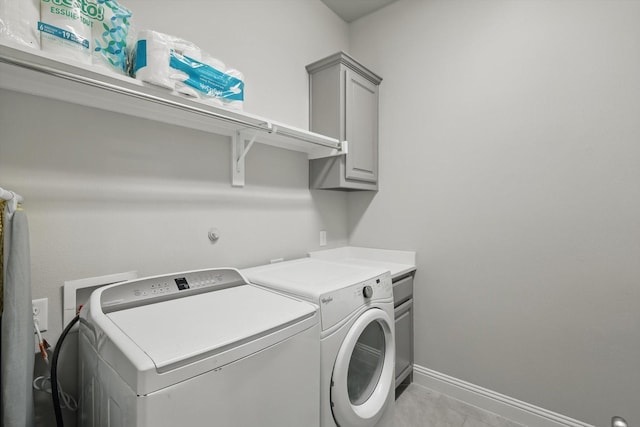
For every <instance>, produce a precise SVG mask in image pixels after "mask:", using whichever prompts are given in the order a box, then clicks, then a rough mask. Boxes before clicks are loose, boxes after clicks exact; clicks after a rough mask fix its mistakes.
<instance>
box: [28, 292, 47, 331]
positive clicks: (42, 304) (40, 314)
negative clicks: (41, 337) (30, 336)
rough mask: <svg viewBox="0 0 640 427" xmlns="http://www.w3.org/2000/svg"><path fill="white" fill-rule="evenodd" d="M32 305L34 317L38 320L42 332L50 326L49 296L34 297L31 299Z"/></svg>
mask: <svg viewBox="0 0 640 427" xmlns="http://www.w3.org/2000/svg"><path fill="white" fill-rule="evenodd" d="M31 305H32V307H33V318H34V320H35V321H36V322H38V328H39V329H40V332H44V331H46V330H47V329H48V327H49V298H40V299H34V300H32V301H31ZM34 333H35V332H34Z"/></svg>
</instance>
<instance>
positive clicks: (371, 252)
mask: <svg viewBox="0 0 640 427" xmlns="http://www.w3.org/2000/svg"><path fill="white" fill-rule="evenodd" d="M309 256H310V257H311V258H319V259H324V260H328V261H340V262H346V263H349V264H355V265H362V266H370V267H381V268H384V269H385V270H389V271H390V272H391V277H392V278H394V279H395V278H397V277H400V276H402V275H404V274H407V273H410V272H412V271H414V270H415V269H416V253H415V252H412V251H396V250H389V249H374V248H362V247H357V246H343V247H341V248H336V249H327V250H323V251H314V252H309Z"/></svg>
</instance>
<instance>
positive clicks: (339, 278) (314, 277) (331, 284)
mask: <svg viewBox="0 0 640 427" xmlns="http://www.w3.org/2000/svg"><path fill="white" fill-rule="evenodd" d="M387 272H388V271H387V270H385V269H384V268H380V267H374V266H361V265H351V264H345V263H340V262H334V261H326V260H320V259H316V258H301V259H297V260H293V261H286V262H280V263H276V264H269V265H265V266H260V267H254V268H248V269H245V270H242V274H244V275H245V276H246V277H247V278H248V279H249V281H251V282H252V283H256V284H259V285H263V286H268V287H271V288H276V289H281V290H283V291H285V292H287V293H290V294H293V295H299V296H302V297H304V298H306V299H308V300H310V301H312V302H314V303H316V304H319V302H320V298H322V297H323V296H326V295H329V294H331V293H334V292H336V291H341V290H342V289H344V288H346V287H349V286H352V285H354V284H357V283H361V282H365V281H367V280H369V279H372V278H374V277H377V276H380V275H383V274H385V273H387Z"/></svg>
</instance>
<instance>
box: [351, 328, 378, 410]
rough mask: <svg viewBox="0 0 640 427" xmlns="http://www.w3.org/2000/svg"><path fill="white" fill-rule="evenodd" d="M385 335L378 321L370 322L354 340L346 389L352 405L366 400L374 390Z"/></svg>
mask: <svg viewBox="0 0 640 427" xmlns="http://www.w3.org/2000/svg"><path fill="white" fill-rule="evenodd" d="M384 352H385V336H384V330H383V329H382V326H380V323H378V322H377V321H376V322H372V323H370V324H369V325H368V326H367V327H366V328H365V330H364V331H362V334H360V337H359V338H358V341H357V342H356V345H355V347H354V349H353V353H352V354H351V360H350V361H349V369H348V371H347V391H348V393H349V400H350V401H351V403H352V404H353V405H361V404H362V403H364V402H366V401H367V400H368V399H369V397H371V394H372V393H373V390H375V388H376V385H377V384H378V381H379V380H380V374H381V373H382V366H383V364H384Z"/></svg>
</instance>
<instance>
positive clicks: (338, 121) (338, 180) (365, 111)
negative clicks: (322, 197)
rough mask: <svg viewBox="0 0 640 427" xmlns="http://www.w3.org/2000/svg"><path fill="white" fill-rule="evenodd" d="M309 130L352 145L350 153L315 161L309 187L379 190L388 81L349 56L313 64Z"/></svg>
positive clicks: (335, 55) (342, 55)
mask: <svg viewBox="0 0 640 427" xmlns="http://www.w3.org/2000/svg"><path fill="white" fill-rule="evenodd" d="M307 72H308V73H309V126H310V130H311V131H313V132H316V133H320V134H323V135H327V136H330V137H333V138H337V139H338V140H340V141H347V144H348V153H347V154H346V155H344V156H338V157H333V158H325V159H314V160H310V164H309V187H310V188H314V189H334V190H377V189H378V86H379V85H380V82H381V81H382V78H381V77H380V76H378V75H377V74H375V73H373V72H372V71H370V70H368V69H367V68H365V67H364V66H363V65H362V64H360V63H359V62H357V61H356V60H355V59H353V58H352V57H350V56H349V55H347V54H346V53H344V52H338V53H336V54H334V55H331V56H328V57H327V58H324V59H321V60H319V61H316V62H314V63H313V64H310V65H307Z"/></svg>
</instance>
